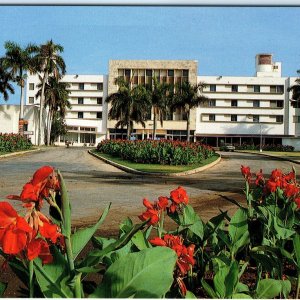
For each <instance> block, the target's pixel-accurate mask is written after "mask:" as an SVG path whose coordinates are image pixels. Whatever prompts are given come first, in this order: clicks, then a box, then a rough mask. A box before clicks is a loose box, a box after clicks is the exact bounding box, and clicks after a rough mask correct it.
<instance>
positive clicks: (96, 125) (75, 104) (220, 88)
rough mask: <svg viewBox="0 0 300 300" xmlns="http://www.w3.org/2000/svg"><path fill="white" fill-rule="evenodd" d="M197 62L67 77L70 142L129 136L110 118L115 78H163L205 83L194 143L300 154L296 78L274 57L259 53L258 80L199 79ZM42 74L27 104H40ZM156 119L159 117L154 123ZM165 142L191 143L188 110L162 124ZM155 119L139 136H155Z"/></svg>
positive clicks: (123, 66)
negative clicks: (271, 147) (281, 147)
mask: <svg viewBox="0 0 300 300" xmlns="http://www.w3.org/2000/svg"><path fill="white" fill-rule="evenodd" d="M197 68H198V63H197V61H191V60H179V61H174V60H173V61H167V60H163V61H157V60H156V61H152V60H112V61H110V62H109V74H108V75H66V76H64V77H63V81H65V82H68V83H70V85H71V87H70V91H71V93H70V99H69V100H70V102H71V104H72V108H71V109H70V110H69V111H68V112H67V115H66V124H67V126H68V134H67V136H66V137H60V138H59V140H58V143H64V142H65V141H66V140H68V141H70V142H73V143H74V144H75V145H84V144H86V145H94V144H97V143H98V142H99V141H100V140H102V139H105V138H120V137H124V136H125V132H126V129H124V130H122V129H116V128H115V123H116V122H115V121H113V120H108V118H107V115H108V111H109V107H108V106H107V104H106V103H105V98H106V97H107V95H109V94H111V93H114V92H116V91H117V86H116V85H115V83H114V79H115V78H116V77H118V76H124V77H126V76H127V77H128V76H129V77H132V79H133V84H140V83H142V84H143V83H147V82H148V81H149V80H151V78H152V77H154V76H158V77H159V78H160V80H161V81H165V82H169V83H176V82H179V81H182V80H189V81H190V82H191V83H193V84H194V83H196V82H204V83H205V84H206V87H205V89H204V91H203V93H204V95H205V96H206V97H207V101H205V102H204V103H203V104H202V105H201V106H200V107H198V108H196V109H194V110H193V112H192V113H191V115H192V120H191V124H190V130H191V133H192V136H193V139H194V140H202V141H204V142H206V143H208V144H210V145H213V146H221V145H223V144H225V143H232V144H243V143H254V144H259V143H260V142H262V143H263V144H285V145H292V146H294V147H295V148H296V149H299V150H300V117H298V116H299V111H298V110H299V109H297V108H293V107H292V106H291V103H290V99H291V93H289V92H287V90H288V88H289V87H290V86H292V85H293V84H294V83H295V80H296V78H295V77H282V75H281V63H279V62H273V58H272V55H271V54H258V55H257V56H256V58H255V75H254V76H252V77H232V76H219V75H218V76H198V75H197V72H198V70H197ZM38 83H39V79H38V76H32V75H30V76H28V79H27V93H26V104H27V105H38V104H39V99H38V98H36V93H37V84H38ZM152 118H153V114H152V116H151V119H152ZM157 125H158V128H157V136H158V137H159V138H173V139H186V131H185V129H186V121H185V118H184V114H183V113H182V112H179V111H176V112H174V113H173V115H171V116H168V119H167V120H165V121H164V124H163V126H160V123H159V122H158V124H157ZM152 128H153V121H151V120H149V121H147V122H146V127H145V128H143V127H142V126H141V125H140V124H135V126H134V132H135V134H136V136H137V137H138V138H142V139H143V138H151V137H152Z"/></svg>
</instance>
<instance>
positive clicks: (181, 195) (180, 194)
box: [169, 186, 189, 213]
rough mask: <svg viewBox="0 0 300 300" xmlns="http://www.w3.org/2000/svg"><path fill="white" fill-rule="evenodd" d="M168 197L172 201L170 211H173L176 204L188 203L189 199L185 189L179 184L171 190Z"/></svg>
mask: <svg viewBox="0 0 300 300" xmlns="http://www.w3.org/2000/svg"><path fill="white" fill-rule="evenodd" d="M170 198H171V201H172V203H171V205H170V207H169V209H170V212H171V213H174V212H175V210H176V209H177V206H178V205H180V204H185V205H186V204H188V201H189V198H188V195H187V192H186V190H185V189H184V188H182V187H181V186H179V187H178V188H177V189H175V190H173V191H171V193H170Z"/></svg>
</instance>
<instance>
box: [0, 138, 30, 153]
mask: <svg viewBox="0 0 300 300" xmlns="http://www.w3.org/2000/svg"><path fill="white" fill-rule="evenodd" d="M31 148H32V144H31V142H30V141H29V140H28V139H27V138H26V137H25V136H23V135H21V134H14V133H9V134H7V133H4V134H3V133H0V155H1V154H7V153H11V152H16V151H23V150H29V149H31Z"/></svg>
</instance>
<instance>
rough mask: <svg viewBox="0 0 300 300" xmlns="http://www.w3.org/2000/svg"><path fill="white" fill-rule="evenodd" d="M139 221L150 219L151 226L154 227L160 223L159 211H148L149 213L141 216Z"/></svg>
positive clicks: (146, 212)
mask: <svg viewBox="0 0 300 300" xmlns="http://www.w3.org/2000/svg"><path fill="white" fill-rule="evenodd" d="M139 219H140V220H142V221H146V220H148V219H150V221H149V225H154V224H156V223H157V222H158V221H159V211H157V210H155V209H147V211H145V212H144V213H143V214H141V215H140V216H139Z"/></svg>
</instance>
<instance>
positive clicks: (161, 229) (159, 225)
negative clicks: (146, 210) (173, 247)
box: [158, 210, 165, 238]
mask: <svg viewBox="0 0 300 300" xmlns="http://www.w3.org/2000/svg"><path fill="white" fill-rule="evenodd" d="M164 217H165V215H164V211H163V210H162V211H161V214H160V220H159V224H158V237H159V238H161V236H162V232H163V229H164Z"/></svg>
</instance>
